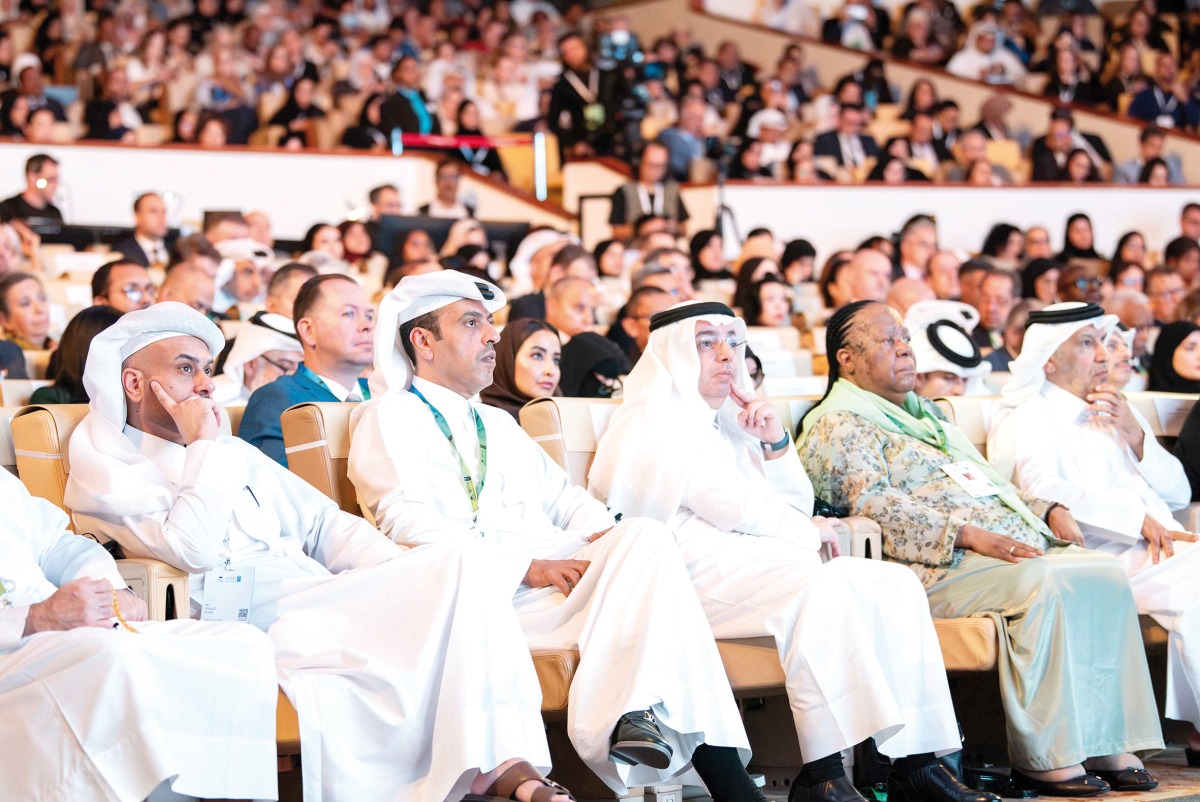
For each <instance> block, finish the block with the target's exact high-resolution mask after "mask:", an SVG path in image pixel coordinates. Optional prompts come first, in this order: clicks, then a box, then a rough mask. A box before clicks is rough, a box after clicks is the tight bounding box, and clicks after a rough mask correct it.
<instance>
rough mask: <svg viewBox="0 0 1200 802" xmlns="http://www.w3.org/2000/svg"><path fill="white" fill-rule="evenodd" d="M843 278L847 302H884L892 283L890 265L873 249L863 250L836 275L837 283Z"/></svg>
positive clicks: (887, 260)
mask: <svg viewBox="0 0 1200 802" xmlns="http://www.w3.org/2000/svg"><path fill="white" fill-rule="evenodd" d="M843 278H844V281H845V287H846V297H847V300H848V301H851V302H852V301H885V300H887V294H888V289H889V287H890V286H891V283H892V263H891V261H890V260H889V259H888V258H887V257H886V256H884V255H883V254H882V253H880V252H879V251H877V250H875V249H874V248H863V249H861V250H859V251H856V252H855V253H854V258H852V259H851V260H850V264H848V265H846V267H845V268H843V269H842V271H841V272H840V273H838V282H839V283H841V282H842V281H843Z"/></svg>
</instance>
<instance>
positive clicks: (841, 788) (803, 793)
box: [788, 775, 866, 802]
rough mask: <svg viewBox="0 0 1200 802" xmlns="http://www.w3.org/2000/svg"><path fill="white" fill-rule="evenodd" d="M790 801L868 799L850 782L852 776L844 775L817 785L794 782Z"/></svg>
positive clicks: (849, 801) (837, 801)
mask: <svg viewBox="0 0 1200 802" xmlns="http://www.w3.org/2000/svg"><path fill="white" fill-rule="evenodd" d="M788 802H866V799H865V797H863V795H862V794H860V793H859V792H858V789H857V788H855V787H854V783H852V782H850V778H849V777H846V776H845V775H842V776H841V777H838V778H837V779H836V780H826V781H825V782H821V783H817V784H816V785H801V784H800V783H795V782H794V783H792V790H791V791H789V792H788Z"/></svg>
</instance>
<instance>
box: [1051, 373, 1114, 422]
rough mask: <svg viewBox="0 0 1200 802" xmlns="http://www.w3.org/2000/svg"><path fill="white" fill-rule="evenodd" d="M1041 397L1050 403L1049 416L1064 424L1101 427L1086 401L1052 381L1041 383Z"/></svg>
mask: <svg viewBox="0 0 1200 802" xmlns="http://www.w3.org/2000/svg"><path fill="white" fill-rule="evenodd" d="M1042 398H1044V399H1046V401H1047V402H1048V403H1049V404H1050V410H1051V412H1050V417H1051V418H1052V419H1053V420H1054V421H1056V422H1058V423H1060V424H1063V425H1066V426H1087V427H1088V428H1094V429H1101V430H1103V428H1104V427H1102V426H1098V425H1097V421H1096V419H1095V418H1093V417H1092V415H1091V412H1090V410H1089V409H1088V405H1087V402H1086V401H1084V400H1083V399H1082V398H1080V397H1079V396H1077V395H1075V394H1074V393H1071V392H1068V391H1066V390H1064V389H1063V388H1061V387H1059V386H1058V385H1057V384H1054V383H1053V382H1049V381H1047V382H1046V383H1045V384H1043V385H1042Z"/></svg>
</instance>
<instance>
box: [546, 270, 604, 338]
mask: <svg viewBox="0 0 1200 802" xmlns="http://www.w3.org/2000/svg"><path fill="white" fill-rule="evenodd" d="M546 322H547V323H549V324H550V325H551V326H554V327H555V328H556V329H558V330H559V331H560V332H562V333H563V334H565V335H566V336H568V337H574V336H575V335H576V334H581V333H582V332H585V331H590V330H591V329H592V328H593V327H594V326H595V325H596V293H595V290H594V289H593V288H592V282H590V281H588V280H587V279H582V278H575V277H573V276H568V277H567V278H563V279H559V280H558V281H556V282H555V283H554V284H553V285H552V286H551V287H550V289H549V290H547V291H546Z"/></svg>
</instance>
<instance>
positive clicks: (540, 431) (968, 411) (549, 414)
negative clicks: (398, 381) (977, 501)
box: [0, 393, 1196, 770]
mask: <svg viewBox="0 0 1200 802" xmlns="http://www.w3.org/2000/svg"><path fill="white" fill-rule="evenodd" d="M818 400H819V397H818V396H794V397H786V398H778V399H774V403H775V406H776V409H777V411H778V413H779V415H780V417H781V420H782V421H783V422H784V424H785V425H786V426H788V428H789V429H790V430H794V429H795V428H796V426H797V424H798V423H799V421H800V419H801V418H802V417H803V415H804V413H805V412H806V411H807V410H808V409H810V408H811V407H812V406H814V405H815V404H816V402H817V401H818ZM993 400H994V399H988V398H982V399H981V398H956V399H949V400H947V401H946V402H945V407H944V408H945V409H946V411H947V413H948V415H949V417H951V419H952V420H953V421H955V422H957V424H958V425H959V426H960V427H961V428H963V429H964V431H966V433H967V434H968V436H969V437H970V439H971V441H972V442H974V443H976V444H977V445H979V446H980V447H981V450H982V446H983V444H984V442H985V441H986V435H987V418H988V409H989V405H990V403H991V402H992V401H993ZM1131 400H1134V404H1135V406H1137V407H1138V408H1139V410H1140V411H1142V413H1143V414H1144V415H1146V417H1147V419H1148V420H1149V421H1151V423H1152V425H1153V426H1154V429H1155V433H1156V434H1157V435H1159V436H1160V437H1163V438H1169V437H1172V436H1174V435H1177V434H1178V428H1177V425H1178V421H1180V420H1182V417H1181V415H1182V416H1186V412H1187V410H1189V409H1190V407H1191V405H1192V404H1193V403H1194V402H1195V401H1196V398H1195V397H1190V396H1169V397H1168V396H1166V395H1165V394H1155V393H1142V394H1134V396H1131ZM618 403H620V402H617V401H610V400H597V399H576V398H546V399H538V400H535V401H533V402H531V403H530V404H529V405H527V406H526V407H525V408H524V409H523V410H522V411H521V425H522V427H523V428H524V429H525V431H526V432H527V433H528V434H529V435H530V436H531V437H532V438H533V439H534V440H535V441H536V442H537V443H538V444H539V445H540V446H541V447H542V448H543V449H544V450H545V451H546V453H547V454H548V455H549V456H550V457H551V458H552V459H553V460H554V461H555V462H556V463H558V464H559V465H560V466H561V467H562V468H563V469H564V470H566V471H567V472H568V473H569V474H570V475H571V477H572V479H573V480H574V481H575V482H577V483H579V484H584V483H586V477H587V472H588V469H589V468H590V466H591V462H592V458H593V457H594V454H595V449H596V442H597V441H598V439H599V437H600V436H601V435H602V434H603V432H604V430H605V428H606V427H607V425H608V421H609V418H610V416H611V414H612V412H613V411H614V410H615V409H616V405H617V404H618ZM353 408H354V406H353V404H345V403H305V404H299V405H297V406H294V407H292V408H290V409H288V410H287V411H286V412H284V414H283V418H282V429H283V438H284V444H285V447H286V449H287V452H288V462H289V468H290V470H292V472H293V473H295V474H296V475H297V476H299V477H300V478H302V479H304V480H305V481H307V482H308V483H309V484H311V485H312V486H313V487H315V488H316V489H318V490H320V491H321V492H322V493H324V494H325V495H326V496H328V497H329V498H330V499H332V500H333V501H334V502H335V503H336V504H337V505H338V506H339V507H340V508H341V509H342V510H344V511H346V512H348V513H351V514H355V515H361V514H363V513H362V510H361V508H360V506H359V503H358V498H357V494H356V491H355V489H354V486H353V485H352V484H351V482H350V480H349V478H348V476H347V462H348V457H349V450H350V428H349V418H350V412H351V411H352V410H353ZM87 411H88V407H87V406H86V405H56V406H44V407H41V406H26V407H23V408H19V409H14V408H11V407H10V408H4V409H0V464H3V465H5V467H8V463H7V462H5V461H4V458H5V452H6V449H7V448H11V454H12V458H13V462H14V463H15V468H16V473H17V474H18V475H19V476H20V478H21V480H22V482H23V483H24V484H25V485H26V487H27V488H28V489H29V491H30V492H31V493H32V494H33V495H35V496H39V497H41V498H44V499H46V500H48V501H50V502H51V503H53V504H55V505H57V506H59V507H60V508H63V509H64V510H66V512H67V513H68V515H70V510H67V509H66V507H65V504H64V501H63V495H64V492H65V489H66V481H67V476H68V475H69V473H70V459H69V447H68V446H69V442H70V437H71V434H72V433H73V431H74V429H75V427H76V426H77V425H78V423H79V422H80V421H81V420H82V419H83V417H84V415H86V414H87ZM241 411H242V408H240V407H232V408H227V409H225V410H224V414H223V417H222V425H221V433H222V434H226V435H228V434H233V433H236V430H237V425H238V423H239V422H240V418H241ZM1147 413H1149V414H1147ZM1171 427H1174V431H1171ZM10 432H11V442H8V435H9V434H10ZM849 522H850V523H851V527H850V528H851V534H850V535H849V536H848V537H847V538H846V540H845V542H844V543H842V544H841V545H842V551H843V553H846V554H851V555H854V556H859V557H870V558H875V559H879V558H881V556H882V553H881V542H880V535H879V527H878V526H877V525H876V524H874V523H873V522H870V521H867V520H865V519H861V518H852V519H849ZM120 568H121V573H122V576H124V577H125V578H126V581H127V582H128V583H129V585H130V587H131V588H132V589H133V590H134V591H135V592H137V593H138V594H139V595H140V596H142V597H143V598H144V599H146V600H147V603H148V605H149V607H150V615H151V617H152V618H156V619H166V618H173V617H177V616H179V615H183V616H186V615H187V612H186V609H187V605H188V604H189V601H188V583H187V577H186V575H185V574H183V573H182V572H179V571H178V570H176V569H174V568H172V567H170V566H167V565H166V564H164V563H160V562H158V561H156V560H147V559H140V560H122V561H120ZM181 608H182V609H183V610H184V612H182V613H181V612H180V609H181ZM934 626H935V629H936V631H937V634H938V638H939V641H940V644H941V649H942V654H943V659H944V661H945V664H946V669H947V670H948V671H950V672H981V671H990V670H993V669H994V668H995V666H996V663H997V654H998V653H997V649H998V641H997V633H996V628H995V625H994V624H993V623H992V621H991V619H988V618H959V619H938V620H935V622H934ZM1142 631H1143V636H1144V639H1145V641H1146V645H1147V647H1148V648H1153V649H1164V648H1165V647H1166V641H1167V634H1166V631H1165V630H1163V629H1162V628H1161V627H1159V626H1158V625H1157V624H1154V623H1153V621H1151V620H1150V619H1149V618H1146V617H1143V618H1142ZM717 645H718V649H719V651H720V654H721V658H722V660H723V662H724V665H725V670H726V674H727V675H728V677H729V681H730V685H731V687H732V688H733V691H734V694H735V696H737V697H738V698H755V697H771V696H784V695H785V693H786V692H785V688H784V684H783V683H784V675H783V670H782V668H781V666H780V661H779V655H778V652H777V650H776V646H775V643H774V641H773V639H771V638H769V637H765V638H745V639H736V640H721V641H718V644H717ZM532 657H533V663H534V667H535V669H536V671H537V675H538V678H539V681H540V683H541V687H542V711H543V714H544V715H545V716H546V718H547V720H548V721H562V720H563V719H564V718H565V714H566V709H567V699H568V696H569V692H570V686H571V681H572V678H573V677H574V674H575V670H576V668H577V667H578V662H579V654H578V652H576V651H574V650H549V651H536V652H534V653H533V655H532ZM277 745H278V752H279V756H280V765H281V769H285V770H286V769H287V768H290V767H291V766H292V765H293V760H294V758H295V756H297V755H298V754H299V751H300V750H299V746H300V739H299V724H298V720H297V718H296V713H295V710H294V708H293V707H292V706H291V704H290V703H289V702H288V700H287V699H286V698H285V697H284V696H283V694H282V693H280V695H279V702H278V708H277Z"/></svg>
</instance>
